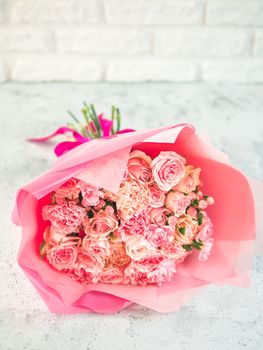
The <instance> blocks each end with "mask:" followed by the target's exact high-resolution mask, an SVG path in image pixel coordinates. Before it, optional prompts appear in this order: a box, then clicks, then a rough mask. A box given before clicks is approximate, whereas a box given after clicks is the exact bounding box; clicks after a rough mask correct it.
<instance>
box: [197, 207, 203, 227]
mask: <svg viewBox="0 0 263 350" xmlns="http://www.w3.org/2000/svg"><path fill="white" fill-rule="evenodd" d="M203 217H204V215H203V214H202V212H201V211H200V212H199V213H198V215H197V221H198V225H199V226H200V225H202V222H203Z"/></svg>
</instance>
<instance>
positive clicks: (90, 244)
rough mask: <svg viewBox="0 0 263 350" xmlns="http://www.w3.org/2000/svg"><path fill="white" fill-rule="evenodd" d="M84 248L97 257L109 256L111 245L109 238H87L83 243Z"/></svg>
mask: <svg viewBox="0 0 263 350" xmlns="http://www.w3.org/2000/svg"><path fill="white" fill-rule="evenodd" d="M82 248H83V249H85V250H86V251H87V252H90V253H92V254H95V255H101V256H107V255H109V252H110V244H109V242H108V240H107V238H103V237H101V238H98V239H95V238H92V237H90V236H85V237H84V238H83V241H82Z"/></svg>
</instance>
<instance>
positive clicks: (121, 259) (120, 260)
mask: <svg viewBox="0 0 263 350" xmlns="http://www.w3.org/2000/svg"><path fill="white" fill-rule="evenodd" d="M130 261H131V259H130V257H129V256H128V255H127V254H126V250H125V246H124V244H123V242H112V243H111V244H110V263H111V264H112V265H116V266H124V265H127V264H128V263H129V262H130Z"/></svg>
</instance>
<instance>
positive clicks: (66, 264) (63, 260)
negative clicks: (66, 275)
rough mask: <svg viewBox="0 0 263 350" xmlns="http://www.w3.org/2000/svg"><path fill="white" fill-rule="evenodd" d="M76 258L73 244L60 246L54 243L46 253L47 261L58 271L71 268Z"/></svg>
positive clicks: (75, 249)
mask: <svg viewBox="0 0 263 350" xmlns="http://www.w3.org/2000/svg"><path fill="white" fill-rule="evenodd" d="M76 259H77V248H76V247H74V246H70V247H61V246H60V245H56V246H54V247H53V248H51V249H50V250H49V251H48V253H47V260H48V262H49V263H50V264H51V265H52V266H53V267H54V268H55V269H56V270H59V271H61V270H65V269H70V268H72V267H73V266H74V263H75V261H76Z"/></svg>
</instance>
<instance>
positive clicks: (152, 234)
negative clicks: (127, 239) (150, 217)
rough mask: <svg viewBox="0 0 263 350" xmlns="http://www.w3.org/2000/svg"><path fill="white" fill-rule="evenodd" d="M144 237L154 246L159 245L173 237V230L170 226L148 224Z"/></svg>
mask: <svg viewBox="0 0 263 350" xmlns="http://www.w3.org/2000/svg"><path fill="white" fill-rule="evenodd" d="M145 238H146V239H147V240H148V241H149V242H150V243H151V245H152V246H154V247H156V248H157V247H160V246H161V245H162V244H163V243H165V242H169V241H171V240H172V239H173V232H172V230H171V228H170V226H162V227H159V226H157V225H149V226H148V228H147V231H146V235H145Z"/></svg>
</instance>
